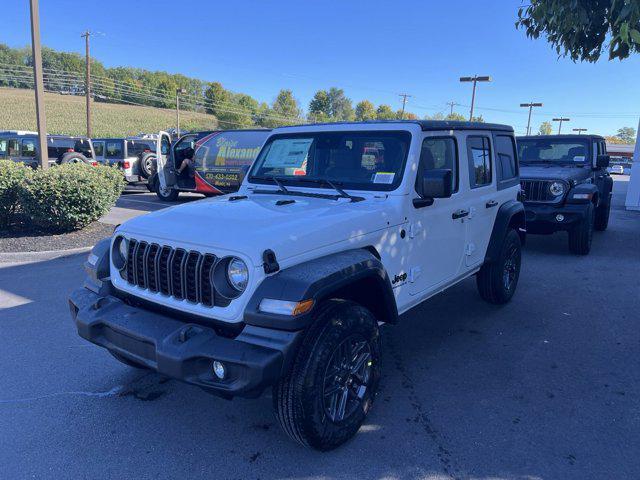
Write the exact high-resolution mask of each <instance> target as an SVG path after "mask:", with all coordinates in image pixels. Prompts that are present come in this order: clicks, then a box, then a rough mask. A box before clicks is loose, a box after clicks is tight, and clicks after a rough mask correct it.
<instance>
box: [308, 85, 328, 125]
mask: <svg viewBox="0 0 640 480" xmlns="http://www.w3.org/2000/svg"><path fill="white" fill-rule="evenodd" d="M330 118H331V101H330V100H329V94H328V93H327V91H326V90H318V91H317V92H316V94H315V95H314V96H313V98H312V99H311V101H310V102H309V120H310V121H312V122H317V123H319V122H328V121H329V119H330Z"/></svg>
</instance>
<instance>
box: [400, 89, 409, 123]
mask: <svg viewBox="0 0 640 480" xmlns="http://www.w3.org/2000/svg"><path fill="white" fill-rule="evenodd" d="M398 95H399V96H401V97H402V113H401V114H400V120H402V119H403V118H404V107H405V105H406V104H407V98H409V97H412V96H413V95H409V94H408V93H399V94H398Z"/></svg>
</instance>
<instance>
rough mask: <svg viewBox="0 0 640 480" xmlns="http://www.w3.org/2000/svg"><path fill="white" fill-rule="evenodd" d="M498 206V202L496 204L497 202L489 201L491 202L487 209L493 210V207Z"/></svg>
mask: <svg viewBox="0 0 640 480" xmlns="http://www.w3.org/2000/svg"><path fill="white" fill-rule="evenodd" d="M497 205H498V202H496V201H495V200H489V201H488V202H487V203H486V204H485V207H487V208H493V207H495V206H497Z"/></svg>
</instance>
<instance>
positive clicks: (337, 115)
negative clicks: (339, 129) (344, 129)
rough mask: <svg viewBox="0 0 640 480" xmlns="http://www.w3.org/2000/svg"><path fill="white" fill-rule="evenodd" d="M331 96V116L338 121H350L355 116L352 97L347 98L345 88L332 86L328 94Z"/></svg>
mask: <svg viewBox="0 0 640 480" xmlns="http://www.w3.org/2000/svg"><path fill="white" fill-rule="evenodd" d="M327 96H328V98H329V107H330V110H329V117H330V118H331V119H332V120H334V121H337V122H349V121H351V120H353V119H354V118H355V115H354V113H353V104H352V103H351V99H350V98H347V97H346V96H345V94H344V90H342V89H341V88H336V87H331V88H330V89H329V93H328V94H327Z"/></svg>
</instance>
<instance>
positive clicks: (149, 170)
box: [138, 152, 157, 178]
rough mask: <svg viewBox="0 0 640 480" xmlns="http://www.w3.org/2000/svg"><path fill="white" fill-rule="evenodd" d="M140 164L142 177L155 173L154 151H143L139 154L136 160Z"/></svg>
mask: <svg viewBox="0 0 640 480" xmlns="http://www.w3.org/2000/svg"><path fill="white" fill-rule="evenodd" d="M138 162H139V165H140V174H141V175H142V176H143V177H144V178H149V177H150V176H151V175H153V174H154V173H156V171H157V164H156V162H157V158H156V154H155V153H150V152H148V153H145V154H143V155H141V156H140V160H139V161H138Z"/></svg>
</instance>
